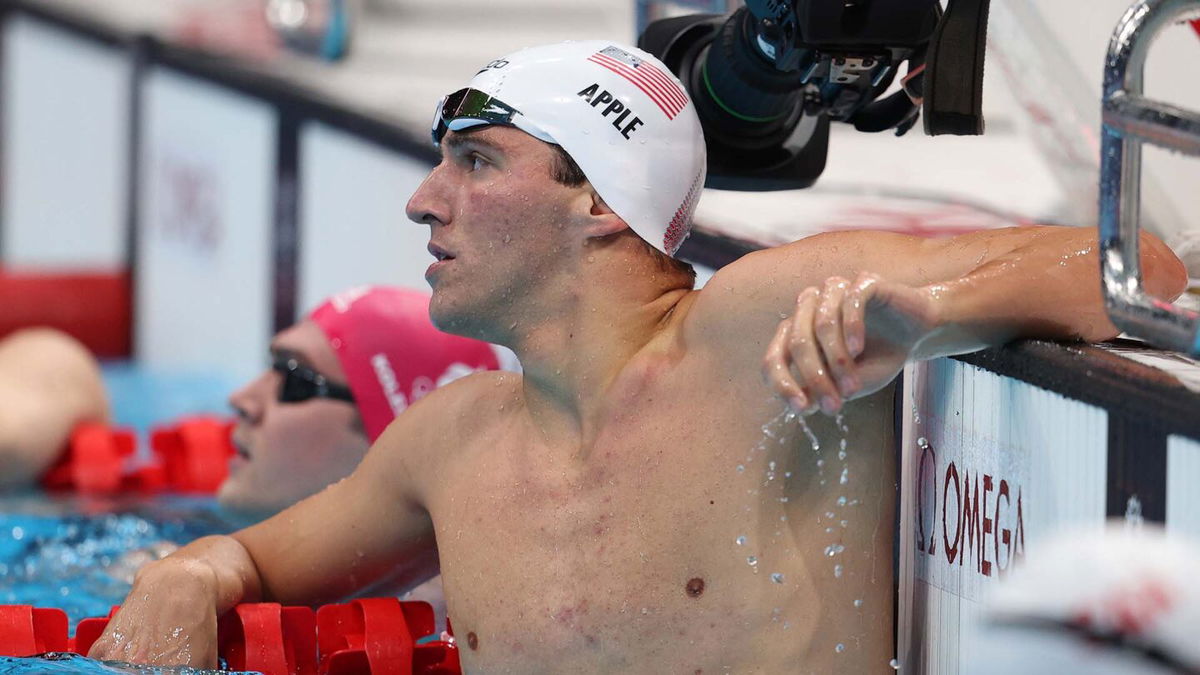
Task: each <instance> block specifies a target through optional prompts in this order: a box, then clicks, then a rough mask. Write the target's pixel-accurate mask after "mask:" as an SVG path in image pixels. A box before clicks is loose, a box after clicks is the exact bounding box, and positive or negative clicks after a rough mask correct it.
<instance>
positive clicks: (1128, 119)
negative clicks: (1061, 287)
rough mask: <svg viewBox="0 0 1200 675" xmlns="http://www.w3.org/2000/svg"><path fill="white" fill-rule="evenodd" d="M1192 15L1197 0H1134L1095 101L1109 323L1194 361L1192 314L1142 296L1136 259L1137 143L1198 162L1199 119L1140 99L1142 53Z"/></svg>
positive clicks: (1199, 323) (1198, 328) (1196, 327)
mask: <svg viewBox="0 0 1200 675" xmlns="http://www.w3.org/2000/svg"><path fill="white" fill-rule="evenodd" d="M1196 10H1200V0H1139V1H1138V2H1137V3H1135V4H1134V5H1133V6H1132V7H1130V8H1129V10H1128V11H1126V12H1125V15H1124V16H1123V17H1121V21H1120V23H1119V24H1117V29H1116V31H1114V32H1113V36H1112V40H1111V41H1110V42H1109V44H1108V57H1107V60H1106V61H1105V64H1104V95H1103V100H1102V104H1101V114H1102V118H1103V129H1102V134H1101V142H1100V152H1101V155H1100V273H1101V283H1102V286H1103V290H1104V302H1105V307H1106V309H1107V310H1108V315H1109V318H1110V319H1112V322H1113V324H1115V325H1116V326H1117V327H1118V328H1120V329H1121V330H1123V331H1125V332H1127V333H1130V334H1131V335H1134V336H1136V337H1140V338H1143V339H1145V340H1147V341H1149V342H1151V343H1153V344H1155V345H1157V346H1159V347H1164V348H1167V349H1172V350H1175V351H1179V352H1183V353H1187V354H1191V355H1193V356H1200V314H1197V313H1196V312H1193V311H1190V310H1186V309H1183V308H1180V307H1176V306H1175V305H1172V304H1171V303H1169V302H1163V301H1161V300H1158V299H1156V298H1153V297H1150V296H1149V295H1147V294H1146V293H1145V291H1144V290H1143V288H1142V274H1141V262H1140V258H1139V257H1138V231H1139V229H1140V227H1141V224H1140V222H1139V209H1140V202H1141V176H1142V144H1143V143H1153V144H1154V145H1157V146H1160V147H1164V148H1168V149H1172V150H1177V151H1179V152H1183V153H1186V154H1189V155H1193V156H1196V157H1200V114H1198V113H1196V112H1194V111H1191V110H1184V109H1182V108H1179V107H1177V106H1173V105H1170V104H1168V103H1163V102H1161V101H1155V100H1151V99H1148V98H1146V97H1145V96H1144V95H1143V94H1144V81H1143V75H1144V71H1145V63H1146V55H1147V53H1148V52H1149V50H1150V45H1151V43H1152V42H1153V41H1154V38H1155V37H1157V35H1158V33H1159V32H1160V31H1161V30H1162V29H1163V28H1164V27H1166V26H1168V25H1170V24H1172V23H1174V22H1176V21H1178V20H1179V19H1181V18H1183V16H1184V15H1185V14H1187V13H1189V12H1194V11H1196ZM1197 187H1198V188H1200V185H1198V186H1197Z"/></svg>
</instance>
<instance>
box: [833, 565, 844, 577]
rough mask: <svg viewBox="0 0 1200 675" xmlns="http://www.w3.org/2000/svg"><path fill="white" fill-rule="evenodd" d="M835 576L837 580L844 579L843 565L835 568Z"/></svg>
mask: <svg viewBox="0 0 1200 675" xmlns="http://www.w3.org/2000/svg"><path fill="white" fill-rule="evenodd" d="M833 576H834V578H837V579H841V578H842V566H841V565H834V566H833Z"/></svg>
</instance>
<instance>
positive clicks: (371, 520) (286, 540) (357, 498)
mask: <svg viewBox="0 0 1200 675" xmlns="http://www.w3.org/2000/svg"><path fill="white" fill-rule="evenodd" d="M429 398H431V399H432V398H434V396H430V397H429ZM429 410H430V408H429V407H427V406H420V405H415V406H413V407H412V408H410V409H409V410H408V411H407V412H406V413H405V414H403V415H401V416H400V417H399V418H397V420H396V422H395V423H393V424H392V426H391V427H390V428H389V429H388V430H387V432H385V433H384V435H383V436H382V437H381V438H380V439H379V440H378V441H377V442H376V444H375V446H374V447H373V448H372V450H371V451H370V452H369V453H368V454H367V457H366V458H365V459H364V460H363V462H362V464H360V465H359V467H358V469H357V470H356V471H355V472H354V474H352V475H351V476H350V477H348V478H346V479H345V480H343V481H340V482H338V483H335V484H334V485H332V486H330V487H328V488H326V489H325V490H324V491H322V492H320V493H318V494H316V495H314V496H312V497H310V498H308V499H306V500H304V501H302V502H300V503H299V504H296V505H295V506H293V507H291V508H289V509H287V510H285V511H283V512H282V513H280V514H279V515H277V516H275V517H273V518H270V519H269V520H266V521H264V522H262V523H259V524H257V525H254V526H253V527H249V528H247V529H245V530H241V531H239V532H236V533H234V534H233V535H230V536H216V537H205V538H203V539H199V540H197V541H195V542H193V543H191V544H189V545H187V546H185V547H183V548H181V549H179V550H178V551H176V552H175V553H173V554H171V555H170V556H167V557H166V558H164V559H162V560H160V561H157V562H153V563H150V564H148V565H146V566H145V567H143V568H142V569H141V571H139V572H138V575H137V577H136V579H135V581H134V584H133V588H132V590H131V591H130V592H129V595H128V596H127V597H126V599H125V602H124V604H123V605H122V607H121V609H120V611H118V612H117V614H116V616H115V617H113V620H112V621H111V622H110V623H109V625H108V628H107V630H106V631H105V633H104V635H102V636H101V638H100V639H99V640H98V641H97V642H96V643H95V644H94V645H93V647H92V649H91V651H90V652H89V654H88V656H90V657H92V658H97V659H102V660H117V661H126V662H131V663H150V664H155V665H190V666H200V667H215V666H216V656H217V654H216V649H217V618H218V617H219V616H220V615H221V614H223V613H224V612H225V611H227V610H228V609H230V608H231V607H233V606H234V605H236V604H238V603H240V602H256V601H274V602H281V603H284V604H316V603H320V602H324V601H329V600H334V599H337V598H340V597H344V596H345V595H347V594H349V593H350V592H351V591H353V590H356V589H358V588H361V587H363V586H365V585H366V584H368V583H370V582H372V581H374V580H376V579H379V578H381V577H383V576H385V575H397V582H398V583H402V584H403V583H404V582H405V580H406V579H407V581H409V582H411V583H413V584H415V583H418V582H420V581H422V580H424V579H425V578H428V577H429V576H432V575H433V574H436V572H437V556H436V548H435V543H434V535H433V526H432V522H431V521H430V518H429V515H428V513H426V512H425V510H424V508H423V507H422V506H421V505H420V498H419V486H418V485H416V481H415V480H414V479H413V478H412V472H411V471H410V469H409V466H410V462H415V461H419V460H418V459H417V458H418V456H419V455H420V454H421V452H420V451H421V450H422V449H423V448H422V445H423V444H424V443H425V442H427V440H428V439H427V438H425V437H426V436H429V434H428V433H424V434H423V433H422V432H421V429H422V428H425V429H429V428H440V427H439V426H438V425H436V424H435V425H433V426H429V424H428V422H429V421H428V420H421V421H418V420H419V418H421V417H422V416H423V415H426V414H427V413H428V411H429ZM422 422H424V423H425V424H424V426H422Z"/></svg>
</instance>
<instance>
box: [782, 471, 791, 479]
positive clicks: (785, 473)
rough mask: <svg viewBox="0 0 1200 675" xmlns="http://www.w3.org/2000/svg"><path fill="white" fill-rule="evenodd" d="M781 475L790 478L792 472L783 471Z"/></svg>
mask: <svg viewBox="0 0 1200 675" xmlns="http://www.w3.org/2000/svg"><path fill="white" fill-rule="evenodd" d="M783 477H784V478H791V477H792V472H791V471H784V472H783Z"/></svg>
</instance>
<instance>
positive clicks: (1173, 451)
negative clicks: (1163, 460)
mask: <svg viewBox="0 0 1200 675" xmlns="http://www.w3.org/2000/svg"><path fill="white" fill-rule="evenodd" d="M1197 484H1200V441H1195V440H1193V439H1191V438H1186V437H1184V436H1169V437H1167V531H1169V532H1171V533H1172V534H1184V535H1187V536H1190V537H1192V538H1193V539H1197V540H1200V492H1198V491H1197V490H1196V485H1197Z"/></svg>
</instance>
